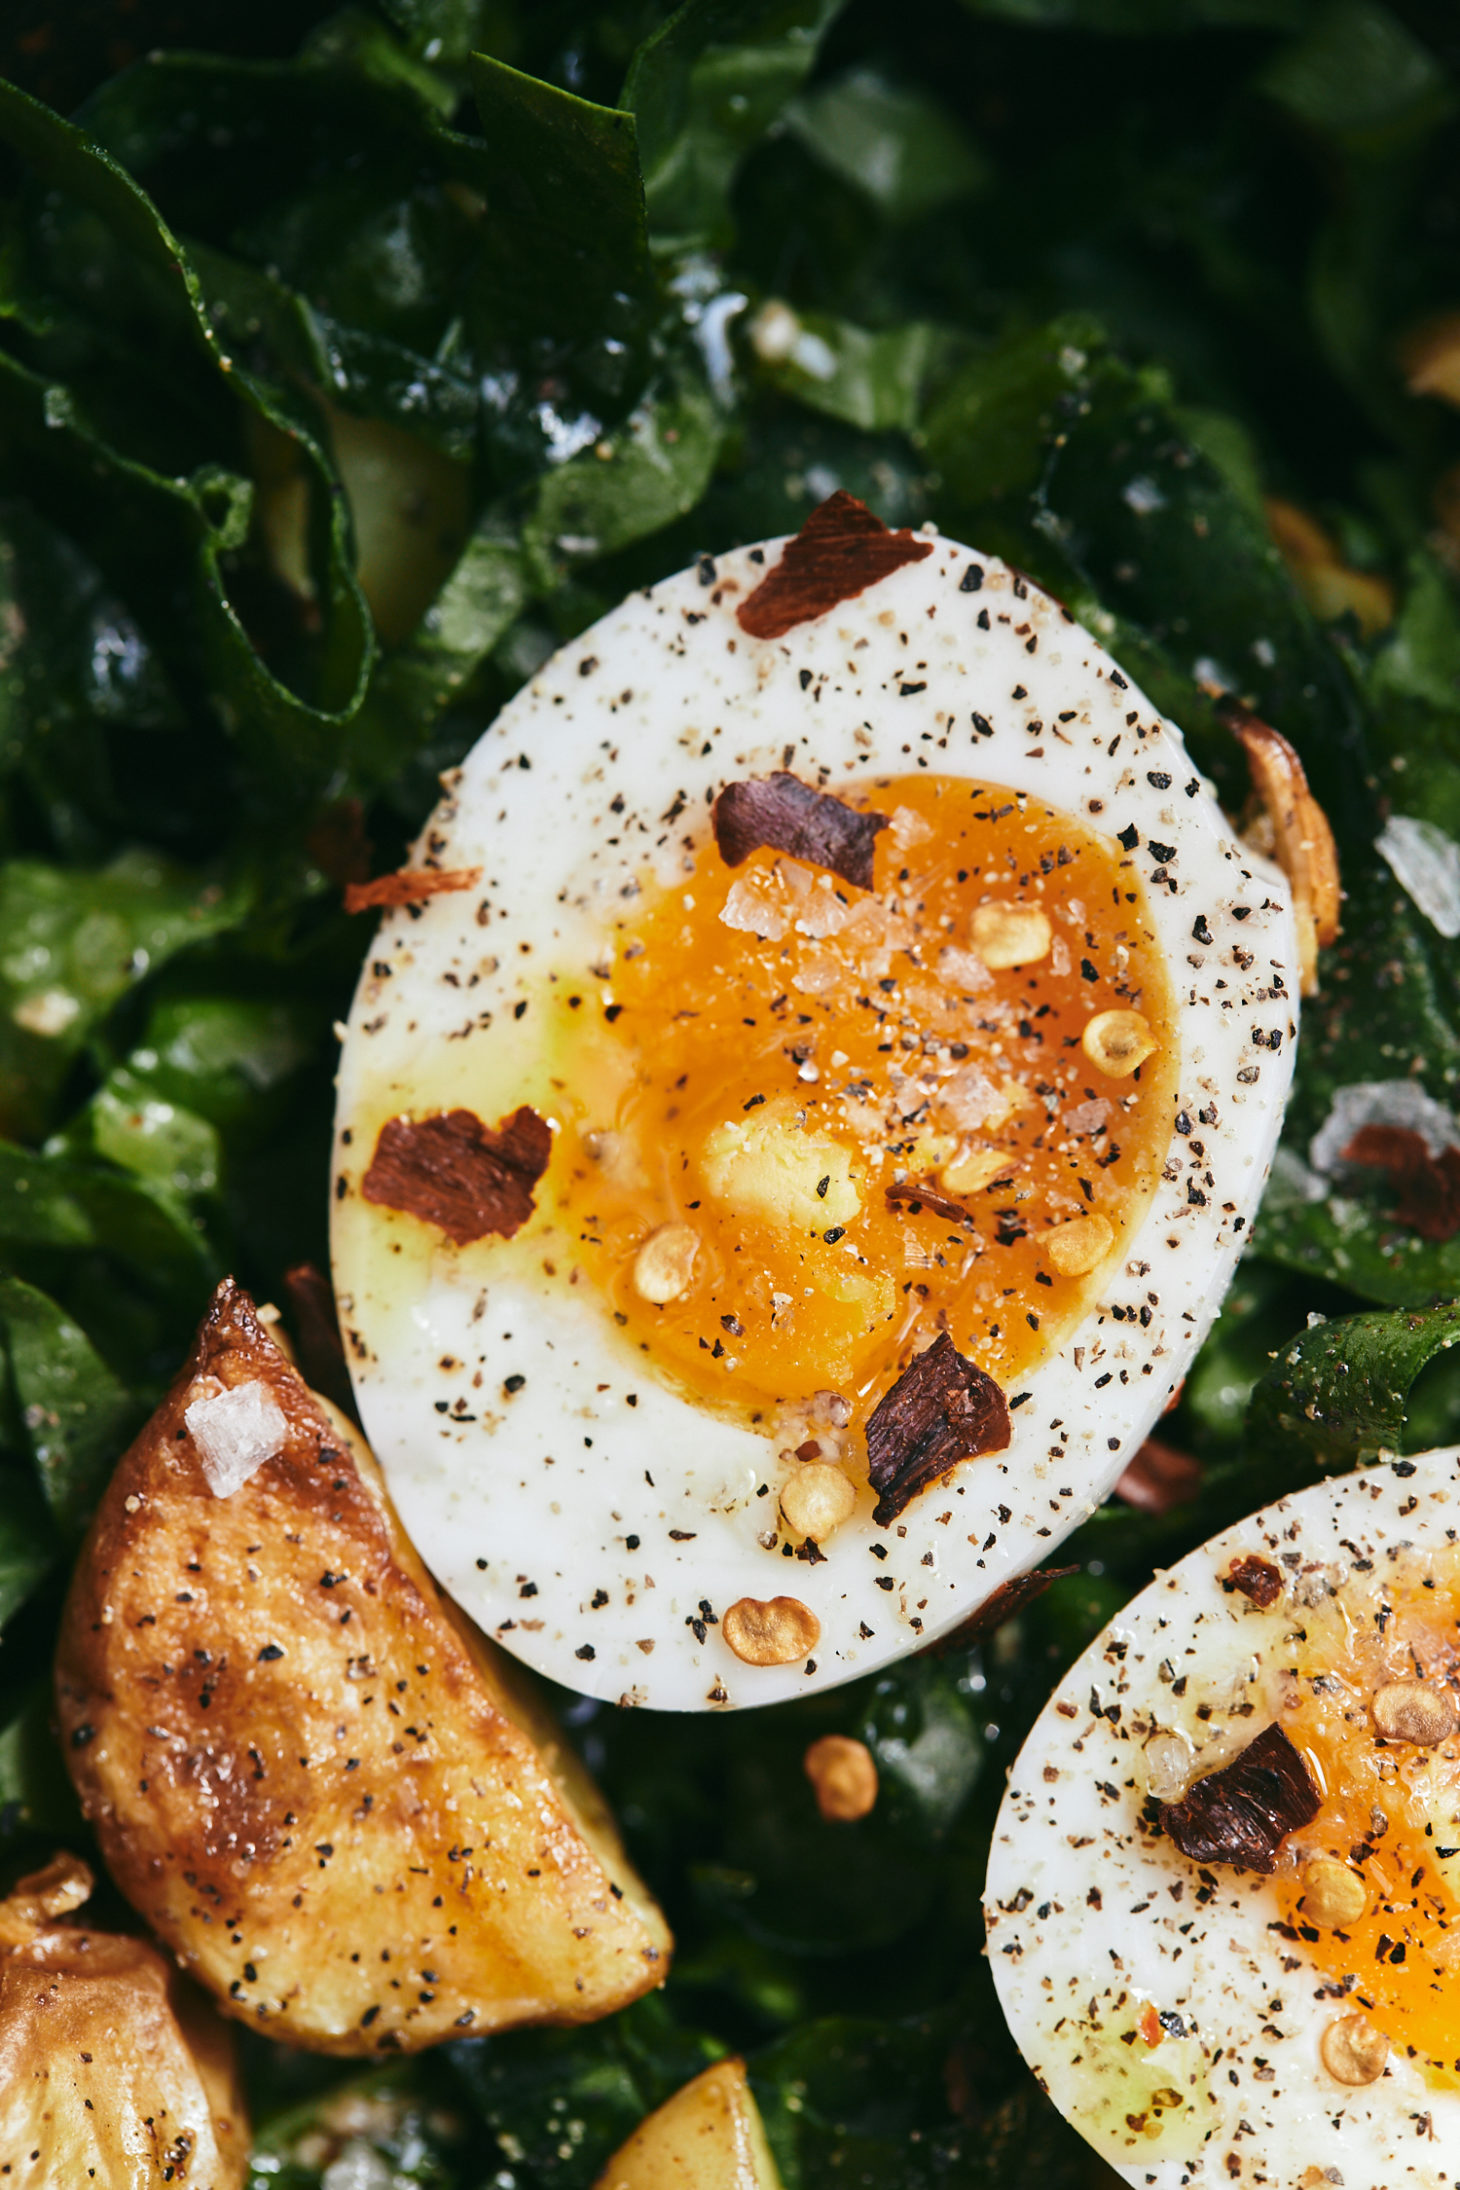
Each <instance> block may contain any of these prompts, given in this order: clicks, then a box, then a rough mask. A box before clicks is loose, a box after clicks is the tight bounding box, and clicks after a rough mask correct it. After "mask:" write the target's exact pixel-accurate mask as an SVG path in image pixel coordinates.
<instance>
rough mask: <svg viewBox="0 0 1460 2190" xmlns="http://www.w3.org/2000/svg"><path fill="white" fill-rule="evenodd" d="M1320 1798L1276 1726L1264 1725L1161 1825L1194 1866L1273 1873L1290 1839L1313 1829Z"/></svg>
mask: <svg viewBox="0 0 1460 2190" xmlns="http://www.w3.org/2000/svg"><path fill="white" fill-rule="evenodd" d="M1319 1808H1320V1797H1319V1793H1318V1790H1317V1788H1316V1787H1315V1786H1314V1784H1313V1781H1312V1778H1311V1777H1310V1775H1309V1771H1308V1767H1307V1765H1306V1764H1305V1763H1304V1762H1303V1759H1302V1758H1301V1756H1299V1754H1298V1752H1297V1750H1296V1749H1295V1748H1294V1747H1293V1745H1292V1743H1291V1742H1290V1741H1289V1739H1288V1737H1287V1735H1286V1734H1285V1733H1284V1732H1283V1730H1282V1728H1281V1727H1280V1726H1269V1727H1268V1728H1267V1729H1266V1731H1265V1732H1264V1733H1261V1734H1259V1735H1258V1736H1257V1739H1256V1740H1255V1741H1250V1742H1249V1743H1248V1744H1247V1747H1246V1748H1245V1749H1244V1750H1243V1751H1242V1752H1241V1754H1240V1755H1239V1756H1235V1757H1233V1759H1232V1761H1231V1763H1230V1764H1225V1765H1223V1767H1222V1769H1221V1770H1220V1771H1219V1772H1209V1773H1208V1774H1207V1776H1206V1778H1205V1779H1199V1780H1198V1781H1197V1782H1196V1785H1195V1786H1194V1787H1193V1788H1192V1789H1191V1791H1190V1793H1189V1794H1187V1795H1185V1796H1183V1798H1182V1800H1181V1801H1180V1802H1168V1803H1166V1804H1164V1805H1163V1807H1162V1810H1161V1825H1162V1828H1163V1830H1164V1831H1165V1832H1166V1833H1167V1834H1168V1836H1169V1837H1170V1838H1171V1839H1172V1840H1174V1841H1175V1843H1176V1845H1177V1847H1178V1848H1179V1849H1180V1850H1181V1852H1182V1854H1183V1855H1187V1856H1190V1857H1191V1859H1192V1861H1193V1862H1194V1863H1230V1864H1231V1866H1232V1868H1233V1870H1237V1871H1265V1872H1271V1871H1274V1870H1276V1868H1277V1851H1278V1849H1279V1848H1280V1847H1281V1846H1282V1844H1283V1842H1284V1840H1285V1839H1286V1838H1287V1836H1288V1834H1289V1833H1291V1832H1295V1831H1296V1830H1297V1828H1298V1827H1299V1826H1300V1825H1311V1823H1312V1822H1313V1819H1314V1818H1315V1817H1316V1816H1317V1815H1318V1811H1319Z"/></svg>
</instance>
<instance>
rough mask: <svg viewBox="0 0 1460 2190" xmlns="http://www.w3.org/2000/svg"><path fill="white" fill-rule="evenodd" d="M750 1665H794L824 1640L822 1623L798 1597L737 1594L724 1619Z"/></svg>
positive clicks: (725, 1631)
mask: <svg viewBox="0 0 1460 2190" xmlns="http://www.w3.org/2000/svg"><path fill="white" fill-rule="evenodd" d="M720 1633H721V1634H722V1635H723V1636H724V1638H725V1640H726V1642H727V1643H728V1644H729V1645H730V1648H731V1649H732V1650H733V1651H734V1653H735V1655H736V1657H737V1658H740V1659H741V1660H743V1662H744V1663H745V1664H746V1665H794V1664H795V1663H796V1661H797V1659H798V1658H804V1657H805V1656H806V1655H807V1654H808V1652H810V1651H812V1650H814V1649H815V1648H816V1645H817V1644H818V1643H819V1642H820V1640H821V1622H820V1620H818V1618H817V1617H816V1614H815V1613H814V1612H813V1611H812V1610H811V1607H810V1606H809V1605H804V1604H802V1603H801V1601H800V1599H799V1598H798V1597H772V1598H770V1599H768V1600H767V1599H765V1598H762V1597H737V1598H736V1600H735V1602H734V1604H732V1605H730V1606H729V1607H728V1609H727V1610H726V1612H725V1616H724V1618H723V1619H722V1620H721V1622H720Z"/></svg>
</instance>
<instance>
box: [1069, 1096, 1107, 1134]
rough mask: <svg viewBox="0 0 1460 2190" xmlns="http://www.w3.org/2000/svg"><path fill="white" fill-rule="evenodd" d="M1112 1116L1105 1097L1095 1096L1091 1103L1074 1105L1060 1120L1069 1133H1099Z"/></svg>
mask: <svg viewBox="0 0 1460 2190" xmlns="http://www.w3.org/2000/svg"><path fill="white" fill-rule="evenodd" d="M1109 1116H1110V1105H1109V1103H1108V1102H1107V1101H1106V1100H1105V1097H1104V1096H1103V1095H1093V1096H1092V1097H1091V1098H1090V1100H1089V1102H1086V1103H1072V1104H1071V1105H1070V1108H1069V1109H1068V1110H1067V1111H1066V1112H1065V1114H1064V1117H1063V1118H1062V1119H1061V1120H1060V1123H1061V1124H1062V1125H1063V1127H1064V1129H1065V1131H1066V1132H1067V1133H1098V1132H1099V1131H1100V1128H1101V1126H1102V1125H1104V1124H1105V1123H1106V1121H1107V1120H1108V1119H1109Z"/></svg>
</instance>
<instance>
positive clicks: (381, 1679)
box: [56, 1281, 670, 2054]
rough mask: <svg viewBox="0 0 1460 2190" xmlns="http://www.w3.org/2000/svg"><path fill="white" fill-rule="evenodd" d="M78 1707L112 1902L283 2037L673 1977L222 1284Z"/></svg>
mask: <svg viewBox="0 0 1460 2190" xmlns="http://www.w3.org/2000/svg"><path fill="white" fill-rule="evenodd" d="M240 1394H242V1395H243V1396H242V1397H240V1396H239V1395H240ZM225 1397H226V1406H224V1407H223V1408H222V1414H223V1415H226V1416H227V1417H228V1419H229V1420H230V1421H232V1422H233V1423H234V1431H230V1432H229V1435H230V1436H234V1437H235V1441H234V1444H233V1445H232V1446H231V1447H230V1446H229V1444H228V1439H227V1437H225V1438H224V1440H223V1443H222V1444H221V1445H220V1443H219V1438H218V1435H217V1432H216V1421H217V1419H218V1418H219V1405H220V1402H222V1401H223V1400H224V1399H225ZM200 1404H201V1405H202V1406H203V1409H204V1411H203V1412H202V1413H201V1414H200V1413H199V1411H198V1409H199V1405H200ZM230 1410H232V1411H231V1412H230ZM189 1415H191V1421H192V1423H193V1427H192V1428H191V1429H190V1427H189V1420H188V1417H189ZM210 1424H212V1425H213V1427H211V1428H210ZM271 1424H272V1426H273V1427H272V1430H271V1429H270V1427H269V1426H270V1425H271ZM260 1425H262V1429H261V1428H260ZM235 1432H236V1435H235ZM260 1437H262V1438H263V1448H261V1447H260V1443H259V1439H260ZM251 1439H252V1444H250V1440H251ZM271 1440H272V1443H273V1445H274V1447H275V1448H276V1449H274V1450H273V1451H272V1455H271V1456H270V1457H266V1458H260V1457H259V1455H260V1451H261V1449H266V1448H267V1447H268V1445H269V1443H270V1441H271ZM250 1454H252V1461H251V1460H250ZM205 1462H206V1468H205ZM234 1463H237V1465H236V1466H235V1465H234ZM250 1465H252V1472H250V1473H249V1474H248V1476H247V1480H245V1481H243V1482H242V1484H241V1487H238V1488H236V1489H233V1490H232V1492H231V1494H229V1495H224V1496H219V1495H216V1494H215V1492H214V1490H213V1489H212V1488H210V1474H211V1477H212V1479H213V1480H221V1481H224V1482H227V1481H228V1480H231V1478H232V1476H233V1475H235V1474H236V1473H237V1472H238V1471H239V1469H240V1468H243V1467H248V1466H250ZM56 1693H57V1704H58V1710H59V1713H60V1720H61V1727H62V1735H63V1740H64V1743H65V1747H66V1754H67V1757H68V1759H69V1761H70V1764H71V1769H72V1776H73V1778H74V1779H75V1782H76V1786H77V1789H78V1792H79V1793H80V1796H81V1799H82V1802H83V1804H84V1806H85V1808H86V1812H87V1815H88V1816H89V1817H90V1818H91V1820H92V1821H93V1823H94V1825H95V1828H96V1831H97V1834H98V1837H99V1839H100V1841H101V1845H102V1850H103V1852H104V1854H105V1857H106V1860H107V1863H108V1865H109V1867H110V1869H111V1871H112V1874H113V1876H114V1877H115V1878H116V1880H117V1883H118V1884H119V1885H120V1887H121V1888H122V1890H123V1892H124V1893H125V1894H126V1895H127V1896H128V1898H129V1899H130V1900H131V1901H132V1903H133V1904H134V1906H135V1907H136V1908H138V1909H139V1910H141V1912H142V1913H143V1914H144V1915H145V1916H146V1917H147V1919H148V1921H149V1922H150V1923H151V1924H152V1925H153V1926H154V1927H155V1928H156V1930H157V1931H158V1932H159V1933H160V1935H161V1936H162V1938H163V1939H164V1940H165V1941H166V1942H167V1943H168V1945H169V1946H171V1947H172V1948H173V1949H174V1951H175V1952H176V1953H177V1955H178V1956H179V1958H180V1959H181V1961H182V1962H183V1963H184V1965H185V1966H186V1967H187V1968H188V1969H189V1970H191V1971H193V1972H194V1973H195V1974H196V1975H197V1977H198V1978H199V1979H200V1980H201V1982H202V1983H203V1984H204V1985H206V1986H207V1988H208V1989H209V1990H210V1991H211V1992H212V1993H214V1994H215V1995H216V1996H217V1997H218V1999H219V2000H220V2001H221V2002H222V2004H223V2005H224V2006H225V2007H226V2008H227V2010H228V2011H229V2013H231V2014H233V2015H236V2016H239V2017H240V2018H243V2019H246V2020H247V2021H249V2022H250V2023H252V2024H253V2025H254V2026H255V2027H256V2028H258V2029H261V2030H265V2031H268V2032H269V2033H271V2034H272V2035H273V2036H275V2037H278V2038H281V2039H287V2040H289V2041H290V2042H291V2043H293V2044H296V2045H302V2046H311V2047H314V2048H316V2049H318V2050H319V2051H322V2052H328V2053H341V2054H365V2053H379V2052H391V2051H399V2050H414V2049H415V2048H417V2047H419V2046H424V2045H429V2044H431V2043H432V2042H433V2041H435V2040H437V2039H440V2038H444V2037H447V2036H448V2035H451V2034H453V2033H460V2032H464V2031H488V2030H498V2029H501V2028H503V2027H504V2026H505V2025H508V2024H515V2023H530V2022H582V2021H589V2020H591V2019H592V2018H593V2017H595V2016H599V2015H606V2014H608V2013H610V2012H611V2011H612V2010H613V2009H615V2008H618V2007H622V2006H623V2005H624V2004H625V2003H626V2002H627V2001H629V2000H633V1999H636V1998H637V1997H638V1996H639V1994H641V1993H643V1992H645V1991H648V1990H649V1989H650V1988H651V1987H653V1986H655V1985H657V1984H658V1983H659V1982H660V1981H661V1980H662V1978H663V1976H664V1974H665V1970H666V1968H667V1958H668V1953H669V1948H670V1940H669V1935H668V1932H667V1930H666V1928H665V1925H664V1922H663V1919H662V1918H661V1916H660V1914H659V1912H658V1910H657V1909H656V1908H655V1906H654V1904H653V1902H652V1901H651V1900H650V1899H649V1896H648V1894H647V1892H646V1891H645V1889H644V1887H643V1886H642V1884H641V1883H640V1882H639V1880H638V1879H637V1877H636V1876H635V1875H634V1872H633V1871H632V1869H631V1868H630V1867H629V1865H628V1862H627V1860H626V1858H625V1856H624V1852H623V1849H622V1847H621V1846H620V1844H619V1841H618V1838H617V1835H616V1833H615V1831H614V1828H613V1825H612V1822H611V1820H610V1819H609V1817H608V1815H607V1813H606V1811H605V1810H604V1808H603V1806H602V1804H601V1802H600V1800H599V1798H598V1796H597V1793H596V1791H595V1790H594V1789H593V1787H592V1786H591V1784H590V1783H589V1782H588V1780H587V1779H586V1777H585V1776H584V1775H583V1774H582V1773H581V1771H580V1770H579V1769H578V1768H577V1766H576V1765H575V1763H574V1761H573V1760H572V1759H571V1757H570V1756H569V1755H568V1754H567V1752H566V1751H565V1750H564V1748H563V1747H562V1745H561V1744H560V1742H559V1740H558V1738H557V1736H556V1734H555V1731H554V1729H553V1727H552V1724H551V1722H550V1721H549V1720H548V1719H547V1718H546V1717H545V1716H544V1715H543V1714H542V1713H541V1712H540V1710H538V1709H537V1708H536V1707H535V1706H534V1704H533V1703H532V1701H531V1700H530V1699H529V1696H528V1693H527V1691H526V1688H525V1687H524V1686H523V1685H522V1684H521V1681H520V1678H519V1676H517V1675H516V1673H515V1670H513V1671H511V1672H509V1667H508V1663H507V1661H505V1660H504V1659H503V1657H502V1656H501V1654H500V1653H499V1652H497V1651H496V1650H494V1649H493V1647H492V1646H491V1645H490V1644H489V1643H487V1642H486V1641H485V1639H484V1638H483V1637H482V1636H481V1635H479V1634H478V1633H477V1632H476V1631H475V1630H474V1629H472V1628H470V1627H469V1626H468V1624H467V1623H466V1622H465V1621H464V1620H463V1619H461V1618H460V1616H459V1615H458V1614H457V1613H456V1612H455V1611H454V1609H453V1608H452V1607H450V1606H449V1605H447V1604H446V1603H445V1602H444V1601H443V1599H442V1598H441V1596H440V1594H439V1593H438V1591H437V1590H436V1588H435V1586H434V1584H433V1583H432V1582H431V1580H430V1578H429V1577H428V1575H427V1574H426V1572H425V1569H424V1568H423V1567H422V1565H421V1563H420V1561H419V1559H418V1558H417V1556H416V1554H415V1552H414V1550H413V1549H412V1547H411V1545H410V1543H409V1541H408V1539H407V1538H406V1536H405V1533H404V1531H403V1530H402V1528H401V1526H400V1524H399V1522H398V1521H397V1520H396V1518H395V1515H394V1513H393V1511H392V1509H391V1507H390V1504H389V1502H388V1500H387V1498H386V1495H385V1491H384V1488H383V1486H382V1484H381V1481H380V1477H379V1473H378V1470H377V1469H376V1467H375V1463H374V1460H373V1458H372V1457H371V1455H370V1454H369V1452H368V1451H367V1450H366V1449H365V1447H364V1446H363V1445H362V1444H361V1443H360V1442H359V1441H358V1438H356V1437H355V1436H354V1434H353V1433H352V1432H351V1430H350V1428H349V1426H348V1424H346V1423H345V1422H344V1420H343V1418H342V1417H340V1416H338V1415H336V1414H334V1413H333V1411H332V1410H331V1409H329V1408H328V1406H327V1404H326V1403H325V1402H324V1401H322V1400H319V1399H317V1398H316V1397H315V1395H314V1394H313V1393H312V1392H311V1391H310V1390H309V1389H308V1387H307V1386H306V1385H305V1384H304V1383H303V1382H302V1381H301V1379H300V1377H299V1376H298V1375H297V1373H296V1372H295V1370H294V1369H293V1368H292V1367H291V1366H290V1364H289V1362H288V1361H287V1360H286V1359H285V1357H284V1355H283V1353H282V1352H281V1351H280V1349H279V1347H278V1346H277V1345H276V1344H275V1342H274V1340H273V1339H272V1338H271V1337H270V1336H269V1335H268V1333H267V1331H266V1330H265V1329H264V1327H263V1326H262V1324H261V1323H260V1321H259V1318H258V1315H257V1313H256V1312H255V1309H254V1306H253V1303H252V1302H251V1301H250V1300H249V1298H248V1296H247V1295H246V1294H245V1293H243V1292H242V1291H241V1290H240V1289H239V1288H238V1287H237V1286H236V1285H234V1284H233V1283H232V1282H231V1281H226V1282H225V1283H224V1284H223V1285H222V1286H220V1287H219V1290H218V1292H217V1294H216V1296H215V1298H214V1300H213V1303H212V1306H211V1307H210V1309H209V1311H208V1314H207V1316H206V1317H205V1319H204V1322H203V1325H202V1328H201V1330H200V1332H199V1334H198V1339H197V1343H196V1345H195V1347H194V1350H193V1354H192V1357H191V1359H190V1360H189V1362H188V1364H187V1366H186V1368H185V1369H184V1370H183V1372H182V1374H181V1376H180V1377H179V1378H178V1380H177V1382H176V1384H175V1385H174V1386H173V1389H172V1390H171V1392H170V1393H169V1394H168V1396H167V1398H166V1400H164V1402H163V1404H162V1406H161V1407H160V1408H159V1409H158V1411H157V1413H156V1414H155V1415H154V1417H153V1418H152V1420H151V1421H150V1422H149V1423H148V1425H147V1427H146V1428H145V1429H144V1430H143V1432H142V1434H141V1436H140V1437H139V1438H138V1439H137V1441H136V1443H135V1444H134V1445H133V1446H132V1448H131V1450H130V1451H129V1452H128V1453H127V1454H126V1455H125V1457H124V1458H123V1460H122V1461H121V1463H120V1465H119V1466H118V1468H117V1470H116V1473H115V1475H114V1476H113V1478H112V1481H111V1484H110V1486H109V1487H108V1490H107V1492H106V1495H105V1497H104V1499H103V1501H102V1505H101V1508H100V1510H99V1512H98V1514H97V1516H96V1520H95V1522H94V1523H93V1526H92V1529H91V1533H90V1535H89V1537H88V1539H87V1542H86V1545H85V1548H84V1550H83V1552H82V1556H81V1559H80V1562H79V1565H78V1567H77V1570H76V1574H75V1577H74V1580H73V1582H72V1586H71V1593H70V1597H69V1599H68V1602H67V1606H66V1611H65V1616H64V1621H63V1625H62V1632H61V1643H60V1650H59V1654H58V1660H57V1679H56Z"/></svg>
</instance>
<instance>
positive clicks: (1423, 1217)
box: [1343, 1125, 1460, 1240]
mask: <svg viewBox="0 0 1460 2190" xmlns="http://www.w3.org/2000/svg"><path fill="white" fill-rule="evenodd" d="M1343 1160H1344V1162H1345V1163H1358V1164H1364V1165H1366V1166H1367V1167H1368V1168H1370V1169H1372V1170H1375V1171H1387V1172H1388V1174H1389V1179H1390V1183H1391V1184H1392V1185H1393V1187H1394V1188H1395V1191H1396V1192H1397V1193H1398V1195H1399V1202H1398V1206H1397V1207H1396V1209H1395V1211H1394V1217H1395V1221H1396V1223H1399V1224H1402V1225H1403V1226H1404V1227H1405V1229H1406V1230H1407V1231H1410V1232H1414V1233H1417V1234H1418V1236H1419V1237H1420V1238H1421V1239H1428V1240H1447V1239H1453V1238H1454V1237H1455V1235H1456V1233H1457V1232H1460V1148H1447V1149H1445V1150H1444V1151H1443V1153H1442V1154H1440V1155H1438V1156H1432V1155H1431V1154H1430V1152H1429V1148H1428V1146H1427V1145H1426V1142H1425V1138H1424V1135H1423V1134H1422V1133H1415V1132H1414V1131H1412V1130H1411V1128H1410V1127H1409V1126H1405V1125H1362V1126H1360V1127H1359V1130H1358V1132H1357V1133H1356V1134H1355V1135H1354V1137H1353V1139H1352V1140H1351V1141H1350V1142H1349V1144H1348V1146H1347V1148H1346V1149H1345V1150H1344V1151H1343Z"/></svg>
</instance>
